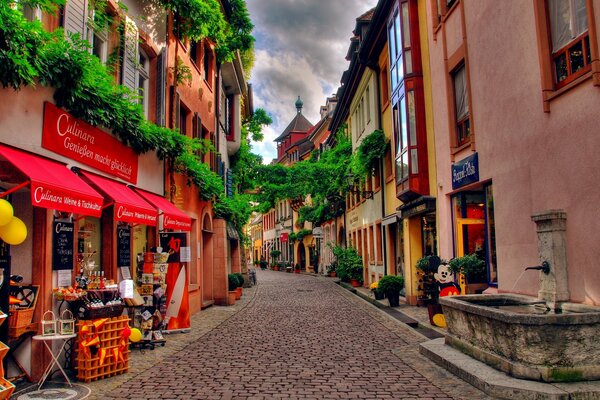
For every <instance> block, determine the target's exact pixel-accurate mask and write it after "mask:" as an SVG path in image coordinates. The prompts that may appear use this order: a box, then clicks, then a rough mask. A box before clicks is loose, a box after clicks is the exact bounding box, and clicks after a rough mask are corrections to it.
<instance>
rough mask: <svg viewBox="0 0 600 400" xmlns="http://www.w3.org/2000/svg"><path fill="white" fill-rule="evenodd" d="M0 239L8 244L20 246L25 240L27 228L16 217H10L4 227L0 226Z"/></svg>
mask: <svg viewBox="0 0 600 400" xmlns="http://www.w3.org/2000/svg"><path fill="white" fill-rule="evenodd" d="M0 239H2V240H4V241H5V242H6V243H8V244H12V245H17V244H21V243H23V242H24V241H25V239H27V226H25V223H24V222H23V221H21V220H20V219H19V218H17V217H12V219H11V220H10V222H9V223H8V224H6V225H2V226H0Z"/></svg>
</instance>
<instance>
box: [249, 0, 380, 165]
mask: <svg viewBox="0 0 600 400" xmlns="http://www.w3.org/2000/svg"><path fill="white" fill-rule="evenodd" d="M246 3H247V6H248V11H249V12H250V18H251V19H252V23H253V24H254V31H253V35H254V37H255V38H256V42H255V44H254V47H255V63H254V69H253V70H252V75H251V78H250V83H252V87H253V90H254V108H255V109H256V108H263V109H264V110H265V111H266V112H267V113H268V114H269V115H271V117H272V118H273V124H271V125H270V126H269V127H267V128H266V129H264V130H263V133H264V134H265V138H264V140H263V141H262V142H260V143H253V145H252V146H253V150H254V152H255V153H258V154H260V155H262V156H263V162H264V163H267V164H268V163H269V162H271V160H272V159H273V158H275V157H276V155H277V153H276V152H277V150H276V149H277V146H276V143H274V142H273V139H275V138H276V137H277V136H279V135H280V134H281V133H282V132H283V130H284V129H285V127H286V126H287V125H288V124H289V122H290V121H291V120H292V118H294V115H295V114H296V107H295V105H294V103H295V102H296V99H297V98H298V96H300V98H301V99H302V101H303V102H304V107H303V109H302V113H303V114H304V116H305V117H306V118H307V119H308V120H309V121H310V122H311V123H312V124H316V123H317V122H318V121H319V119H320V115H319V109H320V107H321V106H322V105H325V101H326V99H327V97H330V96H331V95H333V94H335V93H336V92H337V89H338V87H339V86H340V79H341V77H342V73H343V72H344V71H345V70H346V69H347V68H348V64H349V63H348V61H346V59H345V57H346V52H347V51H348V46H349V45H350V38H351V37H352V30H353V29H354V27H355V25H356V18H357V17H359V16H360V15H361V14H363V13H364V12H365V11H367V10H369V9H370V8H372V7H375V5H376V4H377V0H247V1H246Z"/></svg>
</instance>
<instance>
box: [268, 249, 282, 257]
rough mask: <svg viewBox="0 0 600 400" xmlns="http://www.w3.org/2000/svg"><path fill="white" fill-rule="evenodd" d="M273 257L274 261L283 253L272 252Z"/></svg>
mask: <svg viewBox="0 0 600 400" xmlns="http://www.w3.org/2000/svg"><path fill="white" fill-rule="evenodd" d="M270 254H271V257H273V258H274V259H277V258H278V257H279V256H280V255H281V251H279V250H271V253H270Z"/></svg>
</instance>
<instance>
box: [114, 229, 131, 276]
mask: <svg viewBox="0 0 600 400" xmlns="http://www.w3.org/2000/svg"><path fill="white" fill-rule="evenodd" d="M130 265H131V229H130V228H129V226H119V227H118V228H117V267H129V266H130Z"/></svg>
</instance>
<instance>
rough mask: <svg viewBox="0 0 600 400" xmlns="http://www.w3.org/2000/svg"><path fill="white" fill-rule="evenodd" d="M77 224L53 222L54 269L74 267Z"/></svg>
mask: <svg viewBox="0 0 600 400" xmlns="http://www.w3.org/2000/svg"><path fill="white" fill-rule="evenodd" d="M74 227H75V224H73V223H72V222H64V221H54V223H53V224H52V269H54V270H63V269H73V265H74V264H73V247H74V244H75V241H74V238H75V235H74V232H75V230H74Z"/></svg>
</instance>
